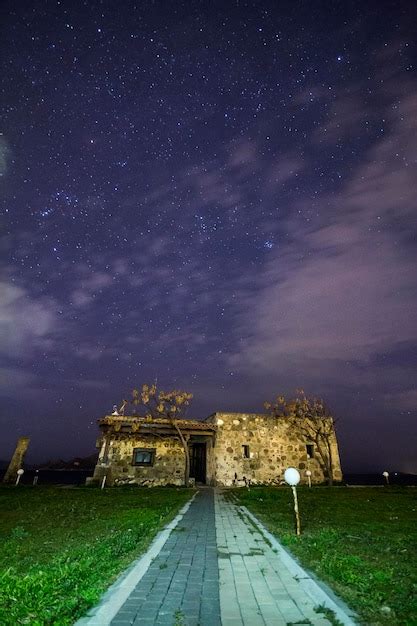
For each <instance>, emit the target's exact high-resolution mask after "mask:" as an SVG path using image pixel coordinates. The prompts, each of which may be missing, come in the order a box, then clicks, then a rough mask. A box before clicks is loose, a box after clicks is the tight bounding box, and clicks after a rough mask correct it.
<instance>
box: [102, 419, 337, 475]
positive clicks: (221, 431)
mask: <svg viewBox="0 0 417 626" xmlns="http://www.w3.org/2000/svg"><path fill="white" fill-rule="evenodd" d="M330 419H331V418H330ZM177 424H178V426H179V427H180V428H181V431H182V433H183V435H184V438H185V439H186V441H187V442H188V449H189V452H190V476H191V478H192V479H194V481H196V482H200V483H205V484H209V485H220V486H226V487H230V486H233V485H235V486H244V485H247V484H279V483H280V482H282V480H283V474H284V471H285V469H286V468H287V467H289V466H292V467H296V468H297V469H298V470H299V471H300V474H301V482H303V483H306V482H307V476H306V471H307V470H310V471H311V480H312V482H313V483H321V482H324V481H325V479H326V476H325V474H324V472H323V469H322V466H321V464H320V462H319V458H320V457H319V454H318V451H317V449H315V446H314V443H313V442H312V441H307V440H306V439H305V438H304V437H303V436H302V435H301V434H299V433H297V431H296V430H295V429H294V428H292V427H291V426H290V424H289V421H288V419H286V418H285V417H277V418H275V417H271V416H270V415H263V414H254V413H213V414H212V415H210V416H209V417H208V418H206V419H205V420H204V421H198V420H178V421H177ZM99 426H100V429H101V431H102V437H101V438H100V439H99V440H98V444H97V445H98V447H99V448H100V453H99V458H98V462H97V465H96V468H95V471H94V476H93V478H92V480H93V481H94V482H99V481H101V480H102V479H103V478H104V476H106V481H107V484H108V485H122V484H138V485H148V486H157V485H183V484H184V471H185V454H184V450H183V447H182V445H181V442H180V441H179V438H178V435H177V433H176V431H175V428H174V426H173V425H172V423H171V422H170V421H169V420H167V419H155V420H148V419H146V418H142V417H125V416H119V415H118V416H114V415H110V416H106V417H104V418H103V419H101V420H99ZM331 447H332V459H333V477H334V480H335V481H340V480H341V479H342V472H341V468H340V459H339V451H338V446H337V439H336V433H335V431H334V429H333V435H332V438H331Z"/></svg>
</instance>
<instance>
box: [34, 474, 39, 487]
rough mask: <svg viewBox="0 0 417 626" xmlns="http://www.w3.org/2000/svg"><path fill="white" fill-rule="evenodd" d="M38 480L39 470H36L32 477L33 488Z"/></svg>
mask: <svg viewBox="0 0 417 626" xmlns="http://www.w3.org/2000/svg"><path fill="white" fill-rule="evenodd" d="M38 480H39V470H36V473H35V475H34V477H33V486H35V485H37V484H38Z"/></svg>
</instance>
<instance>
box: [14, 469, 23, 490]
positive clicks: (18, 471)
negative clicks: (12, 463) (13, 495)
mask: <svg viewBox="0 0 417 626" xmlns="http://www.w3.org/2000/svg"><path fill="white" fill-rule="evenodd" d="M24 473H25V470H24V469H22V468H20V469H18V470H17V478H16V487H17V485H18V484H19V481H20V479H21V478H22V476H23V474H24Z"/></svg>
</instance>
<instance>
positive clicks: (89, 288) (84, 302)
mask: <svg viewBox="0 0 417 626" xmlns="http://www.w3.org/2000/svg"><path fill="white" fill-rule="evenodd" d="M117 267H118V268H119V269H120V267H121V266H120V259H119V260H118V262H117ZM116 271H117V270H116ZM86 273H87V275H85V274H86ZM112 284H113V277H112V275H111V274H109V273H107V272H100V271H92V270H90V269H88V270H87V272H86V270H82V277H81V279H79V278H77V288H76V289H74V291H73V292H72V294H71V301H72V304H73V305H74V306H75V307H77V308H84V307H87V306H89V305H91V304H93V302H94V299H95V298H96V297H97V296H98V295H100V294H102V293H103V291H104V290H105V289H107V288H109V287H110V286H111V285H112Z"/></svg>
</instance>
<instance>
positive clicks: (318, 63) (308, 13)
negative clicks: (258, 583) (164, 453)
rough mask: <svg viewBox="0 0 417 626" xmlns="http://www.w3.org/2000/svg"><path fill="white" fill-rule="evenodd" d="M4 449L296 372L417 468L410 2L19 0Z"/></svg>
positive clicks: (415, 101) (51, 442) (11, 129)
mask: <svg viewBox="0 0 417 626" xmlns="http://www.w3.org/2000/svg"><path fill="white" fill-rule="evenodd" d="M1 22H2V37H1V43H0V57H1V64H2V69H1V79H0V80H1V96H2V97H1V107H2V116H1V119H2V126H1V129H0V130H1V133H2V134H1V135H0V173H1V178H0V189H1V191H0V209H1V214H0V229H1V238H0V246H1V248H0V250H1V259H2V265H1V285H0V289H1V291H0V332H1V342H0V359H1V362H0V393H1V399H0V405H1V409H0V411H1V418H0V419H1V422H0V426H1V441H0V458H7V457H8V456H9V455H10V454H11V452H12V450H13V447H14V443H15V440H16V437H17V436H20V435H26V434H28V435H30V436H31V438H32V442H31V451H30V455H29V457H28V460H29V461H30V460H37V459H39V460H40V459H45V458H51V457H52V458H57V457H60V456H61V457H64V458H70V457H71V456H74V455H76V454H77V455H78V454H79V455H86V454H91V453H92V452H94V446H95V440H96V437H97V435H98V429H97V426H96V420H97V419H98V418H100V417H101V416H103V415H104V414H105V413H108V412H109V411H110V409H111V407H112V406H113V404H114V403H116V402H119V401H120V400H121V399H122V398H123V397H124V396H127V395H128V394H129V393H130V390H131V389H132V388H133V387H135V386H139V385H141V384H142V383H143V382H153V381H154V380H155V379H157V380H158V384H160V385H161V387H162V388H168V389H169V388H173V387H179V388H182V389H185V390H187V391H190V392H192V393H193V394H194V401H193V404H192V407H191V410H190V417H195V418H204V417H206V416H207V415H208V414H210V413H212V412H213V411H225V410H233V411H262V410H263V402H264V401H265V400H270V399H272V398H273V397H274V396H275V395H276V394H278V393H281V392H283V393H284V394H288V395H291V393H294V390H295V389H297V388H300V387H302V388H303V389H304V390H305V391H306V393H307V394H310V395H319V396H323V397H324V398H325V400H326V401H327V403H328V404H329V406H330V408H331V409H332V412H333V414H334V415H335V416H336V417H337V418H338V420H339V422H338V434H339V439H340V446H341V456H342V462H343V466H344V469H345V471H362V470H363V471H365V470H376V471H382V470H384V469H394V468H395V469H396V470H400V471H408V472H416V473H417V453H416V450H417V426H416V417H417V415H416V405H417V388H416V366H417V322H416V304H417V281H416V273H417V272H416V260H417V259H416V257H417V254H416V252H417V246H416V232H417V223H416V205H417V171H416V170H417V167H416V159H417V156H416V155H417V80H416V65H415V63H416V43H415V42H416V30H415V24H416V23H417V11H416V9H415V3H414V2H404V1H401V0H400V1H395V2H385V1H369V2H366V3H363V2H353V1H346V2H345V1H344V2H341V1H332V2H325V1H323V2H314V3H312V2H308V1H291V2H289V1H282V2H281V1H276V0H274V1H267V0H265V1H258V2H256V1H255V2H246V1H243V0H234V1H232V0H230V1H227V2H225V1H224V0H221V1H218V0H213V1H210V2H209V1H196V0H190V1H187V2H183V1H180V0H175V2H174V1H173V2H169V1H167V0H166V1H159V0H154V1H149V0H144V1H143V2H130V1H127V0H126V1H124V2H110V1H108V0H102V1H96V0H91V1H88V2H82V1H81V0H80V1H79V2H78V1H77V2H73V1H66V0H62V1H56V0H37V1H36V2H35V1H25V0H21V1H19V2H11V1H7V0H6V1H5V2H3V3H2V14H1Z"/></svg>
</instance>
